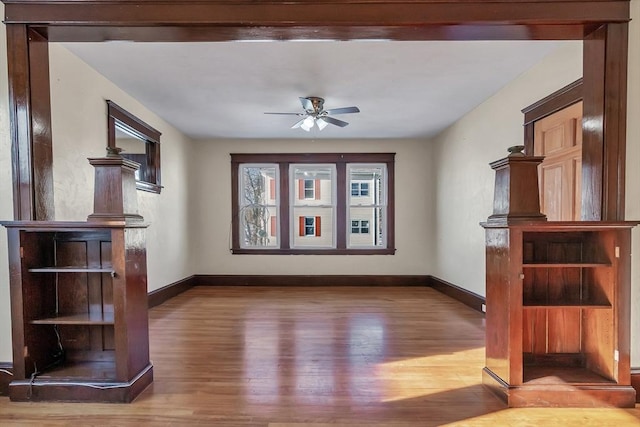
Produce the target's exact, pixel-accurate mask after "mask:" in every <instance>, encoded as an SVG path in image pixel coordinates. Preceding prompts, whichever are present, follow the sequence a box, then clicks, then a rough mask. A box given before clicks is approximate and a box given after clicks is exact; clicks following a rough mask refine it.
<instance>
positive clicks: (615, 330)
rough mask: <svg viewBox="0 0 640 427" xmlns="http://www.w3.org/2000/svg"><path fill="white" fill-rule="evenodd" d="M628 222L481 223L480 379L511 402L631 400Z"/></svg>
mask: <svg viewBox="0 0 640 427" xmlns="http://www.w3.org/2000/svg"><path fill="white" fill-rule="evenodd" d="M635 225H636V223H635V222H633V223H632V222H580V221H578V222H546V221H539V222H536V221H532V222H522V223H519V224H511V225H506V224H491V223H484V224H483V226H484V227H485V229H486V239H487V289H486V292H487V295H486V304H487V319H486V328H487V338H486V355H487V357H486V367H485V369H484V383H485V384H486V385H488V386H490V387H491V388H492V389H493V390H494V391H495V392H496V393H497V394H498V395H499V396H501V397H502V398H504V400H505V401H506V402H507V403H508V405H509V406H611V405H613V406H618V407H633V406H634V404H635V390H634V389H633V388H632V387H631V376H630V367H629V363H630V362H629V345H630V344H629V326H630V295H631V293H630V261H631V248H630V241H631V238H630V231H631V228H632V227H633V226H635Z"/></svg>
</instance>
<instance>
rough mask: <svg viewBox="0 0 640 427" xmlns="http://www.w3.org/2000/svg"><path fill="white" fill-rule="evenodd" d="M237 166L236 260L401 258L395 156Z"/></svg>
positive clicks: (269, 160) (295, 157)
mask: <svg viewBox="0 0 640 427" xmlns="http://www.w3.org/2000/svg"><path fill="white" fill-rule="evenodd" d="M231 158H232V159H231V160H232V181H233V191H232V198H233V208H232V211H233V212H232V213H233V224H232V248H231V249H232V252H233V253H244V254H247V253H269V254H278V253H282V254H288V253H309V254H311V253H313V254H348V253H358V254H393V253H394V252H395V249H394V247H393V246H394V233H393V224H394V210H393V206H394V205H393V193H394V192H393V176H394V173H393V170H394V155H393V154H386V153H381V154H355V153H354V154H325V153H323V154H255V155H253V154H232V155H231ZM338 183H341V184H338Z"/></svg>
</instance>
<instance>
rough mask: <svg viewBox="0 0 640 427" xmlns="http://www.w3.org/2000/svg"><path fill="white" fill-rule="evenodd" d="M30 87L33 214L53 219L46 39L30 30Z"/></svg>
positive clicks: (51, 153)
mask: <svg viewBox="0 0 640 427" xmlns="http://www.w3.org/2000/svg"><path fill="white" fill-rule="evenodd" d="M28 34H29V64H30V66H29V81H30V83H29V90H30V92H31V138H32V142H31V143H32V147H33V148H32V150H33V165H34V168H33V187H34V189H33V190H34V193H35V197H34V201H35V216H34V219H35V220H38V221H46V220H52V219H54V204H53V144H52V138H51V101H50V93H51V90H50V85H49V41H48V40H47V39H46V38H44V37H42V36H41V35H40V34H38V33H37V32H36V31H34V30H31V29H30V30H29V33H28Z"/></svg>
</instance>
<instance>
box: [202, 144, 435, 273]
mask: <svg viewBox="0 0 640 427" xmlns="http://www.w3.org/2000/svg"><path fill="white" fill-rule="evenodd" d="M296 152H395V153H396V164H395V184H396V185H395V190H396V197H395V206H396V209H395V214H396V228H395V238H396V248H397V252H396V254H395V255H374V256H365V255H360V256H358V255H349V256H339V255H336V256H334V255H291V256H283V255H273V256H266V255H232V254H231V253H230V251H229V247H230V223H231V162H230V157H229V154H230V153H296ZM431 159H432V149H431V146H430V144H427V143H426V142H425V141H420V140H404V141H397V140H396V141H388V140H368V141H346V140H345V141H327V140H321V141H314V140H287V141H273V140H259V141H252V140H246V141H238V140H233V141H198V142H197V143H196V149H195V150H194V158H193V161H192V162H193V168H192V175H191V182H194V183H198V184H199V185H200V188H201V189H202V190H201V193H200V195H199V197H198V199H197V200H193V201H192V203H194V206H193V208H194V209H193V215H192V217H191V218H192V221H191V223H192V226H193V227H194V230H197V232H196V233H195V234H194V236H193V242H194V248H195V254H196V259H197V264H196V271H195V272H196V273H198V274H429V273H430V272H431V270H432V266H431V260H432V259H433V253H432V245H431V239H432V238H433V233H432V229H431V225H432V223H433V202H434V197H433V196H434V195H433V186H432V182H433V178H432V177H433V175H432V168H433V164H432V162H431Z"/></svg>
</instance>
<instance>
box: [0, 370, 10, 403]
mask: <svg viewBox="0 0 640 427" xmlns="http://www.w3.org/2000/svg"><path fill="white" fill-rule="evenodd" d="M12 379H13V363H10V362H0V396H9V383H10V382H11V380H12Z"/></svg>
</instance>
